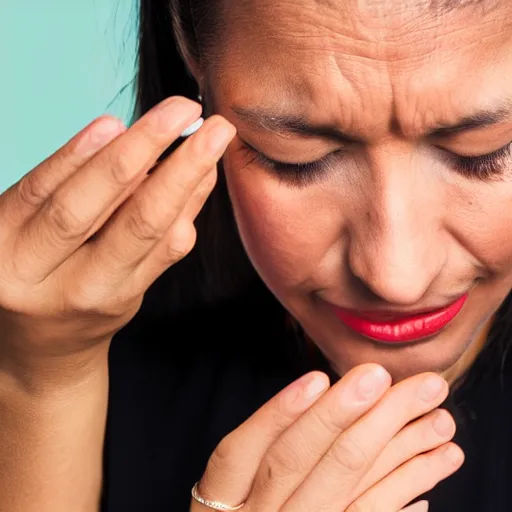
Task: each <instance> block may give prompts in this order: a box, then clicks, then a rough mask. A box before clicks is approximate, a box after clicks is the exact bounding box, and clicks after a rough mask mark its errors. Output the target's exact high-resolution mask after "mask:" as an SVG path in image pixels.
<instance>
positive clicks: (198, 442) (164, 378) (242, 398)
mask: <svg viewBox="0 0 512 512" xmlns="http://www.w3.org/2000/svg"><path fill="white" fill-rule="evenodd" d="M485 354H486V352H484V353H483V355H481V356H480V357H479V359H478V361H477V362H476V363H475V365H474V366H473V368H472V369H471V371H470V373H469V376H468V378H467V379H466V382H465V383H464V385H463V386H462V387H461V388H460V389H459V390H458V391H457V392H456V393H455V395H454V396H451V397H449V398H448V399H447V402H446V403H445V404H444V406H445V407H447V408H448V409H450V410H451V411H452V412H454V415H455V417H456V421H457V424H458V428H457V434H456V438H455V442H456V443H457V444H459V445H460V446H461V447H462V449H463V450H464V452H465V455H466V460H465V463H464V465H463V466H462V468H461V469H460V470H459V471H458V472H457V473H455V475H453V476H451V477H449V478H448V479H446V480H445V481H443V482H441V483H440V484H439V485H438V486H437V487H436V488H435V489H434V490H433V491H431V492H429V493H428V494H426V495H425V496H423V497H422V498H426V499H428V500H429V502H430V510H431V511H433V512H472V511H475V512H487V511H489V512H490V511H493V512H501V511H510V510H512V485H511V484H512V478H511V477H512V468H511V467H510V462H509V461H510V460H512V457H511V456H512V442H511V441H510V438H511V436H512V414H511V413H512V407H511V400H510V397H511V396H512V389H511V384H512V380H511V369H510V366H509V365H508V364H507V365H505V366H503V368H501V365H500V360H499V358H496V357H492V358H489V357H486V356H485ZM315 368H316V369H322V370H326V366H325V361H324V360H323V359H321V358H319V359H318V360H314V361H312V360H311V358H310V357H309V358H308V357H305V356H304V352H303V349H302V347H301V346H300V344H299V343H298V342H297V340H296V337H294V336H291V335H290V332H289V331H288V330H287V329H286V327H285V316H284V312H283V311H282V309H281V308H280V307H279V306H277V305H275V306H272V307H268V300H267V303H265V304H259V303H258V302H257V301H256V303H255V302H254V300H250V301H249V300H241V299H239V300H237V301H232V302H228V301H226V302H225V303H222V304H219V305H218V306H216V307H215V308H214V307H210V308H204V309H202V310H200V311H199V310H196V311H194V312H193V313H190V314H182V315H180V317H179V318H172V317H168V318H166V319H157V318H149V317H147V316H143V315H139V316H137V317H136V318H135V319H134V320H133V321H132V322H131V323H130V324H129V325H128V326H127V327H126V328H125V329H123V330H122V331H121V332H120V333H119V334H118V335H117V336H116V337H115V338H114V340H113V343H112V347H111V351H110V398H109V413H108V423H107V437H106V444H105V484H104V498H103V509H102V510H103V512H141V511H144V512H170V511H171V510H172V511H173V512H174V511H177V512H181V511H183V512H186V511H188V510H189V503H190V490H191V488H192V486H193V484H194V483H195V482H196V481H197V480H199V478H200V477H201V475H202V473H203V471H204V468H205V466H206V462H207V460H208V457H209V456H210V454H211V453H212V451H213V450H214V448H215V446H216V445H217V443H218V442H219V441H220V440H221V439H222V437H223V436H224V435H226V434H227V433H229V432H231V431H232V430H234V429H235V428H236V427H237V426H238V425H240V424H241V423H242V422H243V421H244V420H245V419H246V418H247V417H248V416H250V415H251V414H252V413H253V412H254V411H256V410H257V409H258V408H259V407H260V406H261V405H262V404H263V403H264V402H266V401H267V400H268V399H269V398H271V397H272V396H273V395H275V394H276V393H277V392H278V391H280V390H281V389H282V388H283V387H284V386H285V385H287V384H288V383H290V382H291V381H292V380H294V379H295V378H297V377H299V376H300V375H302V374H303V373H305V372H306V371H308V370H311V369H315ZM509 482H510V483H509Z"/></svg>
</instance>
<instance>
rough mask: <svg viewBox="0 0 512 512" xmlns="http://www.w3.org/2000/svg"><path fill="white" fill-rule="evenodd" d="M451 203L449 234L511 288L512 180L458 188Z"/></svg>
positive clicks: (448, 220)
mask: <svg viewBox="0 0 512 512" xmlns="http://www.w3.org/2000/svg"><path fill="white" fill-rule="evenodd" d="M449 203H450V204H451V205H452V207H451V211H449V212H448V213H449V214H448V219H447V222H448V224H449V225H450V231H451V232H452V233H455V234H456V238H457V239H458V240H459V242H460V243H461V245H462V246H464V247H465V248H466V250H467V251H468V252H469V253H470V254H472V255H473V256H474V257H475V258H476V259H477V260H478V261H479V262H480V263H482V264H483V265H484V266H485V268H486V270H487V271H488V272H489V273H490V274H491V275H492V276H494V277H496V278H499V279H503V278H505V279H506V281H507V285H508V286H510V285H512V180H509V179H507V181H502V182H497V183H493V184H475V185H473V186H472V187H471V188H469V189H466V190H465V189H463V188H458V189H457V190H456V191H454V193H453V195H452V197H451V200H450V201H449Z"/></svg>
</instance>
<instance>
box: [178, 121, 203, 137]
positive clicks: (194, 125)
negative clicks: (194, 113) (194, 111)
mask: <svg viewBox="0 0 512 512" xmlns="http://www.w3.org/2000/svg"><path fill="white" fill-rule="evenodd" d="M203 123H204V119H203V118H202V117H200V118H199V119H198V120H197V121H195V122H193V123H192V124H191V125H190V126H189V127H188V128H187V129H185V130H183V131H182V132H181V137H190V136H191V135H193V134H194V133H196V132H197V130H199V128H201V126H203Z"/></svg>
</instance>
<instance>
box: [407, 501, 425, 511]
mask: <svg viewBox="0 0 512 512" xmlns="http://www.w3.org/2000/svg"><path fill="white" fill-rule="evenodd" d="M400 512H428V501H427V500H421V501H417V502H416V503H414V504H413V505H409V506H408V507H405V508H403V509H401V510H400Z"/></svg>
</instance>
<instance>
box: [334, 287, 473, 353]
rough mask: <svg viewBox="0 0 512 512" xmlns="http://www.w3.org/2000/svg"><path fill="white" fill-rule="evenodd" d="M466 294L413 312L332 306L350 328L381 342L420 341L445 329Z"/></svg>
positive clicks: (466, 296) (462, 302)
mask: <svg viewBox="0 0 512 512" xmlns="http://www.w3.org/2000/svg"><path fill="white" fill-rule="evenodd" d="M467 298H468V294H467V293H466V294H464V295H462V296H461V297H460V298H459V299H457V300H456V301H455V302H453V303H451V304H449V305H447V306H445V307H442V308H438V309H435V310H430V311H425V310H423V311H421V312H416V313H414V314H408V315H406V314H399V313H394V312H388V313H386V312H374V313H373V312H369V311H364V312H362V311H355V310H351V309H344V308H339V307H336V306H333V310H334V313H335V314H336V316H337V317H338V318H339V320H341V321H342V322H343V324H345V325H346V326H347V327H348V328H349V329H351V330H353V331H355V332H357V333H358V334H361V335H363V336H365V337H367V338H370V339H372V340H375V341H380V342H383V343H405V342H411V341H420V340H422V339H424V338H426V337H429V336H432V335H434V334H437V333H438V332H440V331H441V330H442V329H444V328H445V327H446V326H447V325H448V324H449V323H450V322H451V321H452V320H453V319H454V318H455V317H456V316H457V315H458V314H459V312H460V310H461V309H462V307H463V306H464V303H465V302H466V300H467Z"/></svg>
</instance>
